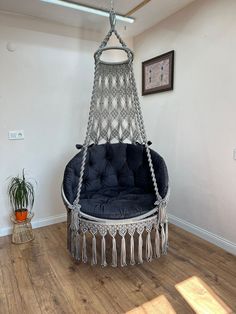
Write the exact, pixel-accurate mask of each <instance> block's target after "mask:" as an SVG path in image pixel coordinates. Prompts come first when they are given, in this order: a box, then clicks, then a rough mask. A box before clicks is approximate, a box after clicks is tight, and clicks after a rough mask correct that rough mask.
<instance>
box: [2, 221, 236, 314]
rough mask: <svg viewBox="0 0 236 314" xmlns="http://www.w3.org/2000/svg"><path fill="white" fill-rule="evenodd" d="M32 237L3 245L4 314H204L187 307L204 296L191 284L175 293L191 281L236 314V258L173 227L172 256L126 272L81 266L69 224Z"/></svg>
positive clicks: (3, 241)
mask: <svg viewBox="0 0 236 314" xmlns="http://www.w3.org/2000/svg"><path fill="white" fill-rule="evenodd" d="M34 233H35V240H34V241H33V242H31V243H28V244H22V245H14V244H11V238H10V237H3V238H0V313H1V314H8V313H10V314H14V313H17V314H22V313H30V314H37V313H43V314H44V313H50V314H51V313H56V314H58V313H59V314H60V313H65V314H70V313H86V314H87V313H93V314H95V313H109V314H113V313H128V312H130V313H164V314H167V313H181V314H185V313H190V314H191V313H203V312H201V311H200V310H199V312H196V310H195V311H194V310H193V309H192V308H191V307H190V305H189V304H194V305H195V306H196V304H197V303H196V300H198V299H197V297H198V298H199V295H198V296H197V297H195V294H199V293H200V294H202V295H203V294H204V291H205V290H203V291H202V290H201V289H199V288H198V287H196V288H194V285H192V283H191V285H188V289H185V286H184V285H183V287H182V290H181V293H180V292H178V290H177V288H178V287H179V285H181V283H182V282H183V281H185V280H187V279H189V278H191V277H194V278H195V277H196V278H199V279H200V282H201V283H203V284H204V287H206V290H207V291H212V297H214V296H215V299H216V302H217V300H219V302H220V303H219V304H221V305H222V304H223V305H224V304H225V312H224V311H223V312H222V313H236V257H235V256H233V255H231V254H229V253H227V252H225V251H223V250H222V249H219V248H217V247H216V246H214V245H212V244H210V243H208V242H206V241H204V240H201V239H199V238H197V237H195V236H193V235H192V234H190V233H188V232H186V231H184V230H182V229H179V228H177V227H175V226H173V225H170V232H169V233H170V248H169V253H168V255H167V256H162V257H161V258H160V259H159V260H154V261H153V262H152V263H147V262H145V263H144V264H142V265H136V266H128V267H125V268H121V267H118V268H112V267H106V268H101V267H100V266H95V267H94V266H93V267H92V266H90V265H89V264H78V263H75V262H74V261H73V260H72V258H71V257H70V255H69V253H68V252H67V250H66V224H65V223H61V224H57V225H53V226H49V227H44V228H40V229H35V230H34ZM180 287H181V286H180ZM189 287H191V289H192V290H193V291H190V293H189V294H188V296H186V298H185V296H184V295H183V293H182V291H185V290H186V291H188V290H189ZM208 288H209V289H208ZM179 290H180V289H179ZM202 295H201V297H202ZM191 297H192V298H193V300H190V301H189V298H191ZM194 298H195V299H194ZM203 299H204V298H203ZM203 299H202V298H201V300H203ZM186 300H188V301H189V304H188V303H187V301H186ZM207 300H208V299H207ZM219 304H218V306H219ZM197 305H198V304H197ZM210 313H211V312H210ZM216 314H217V313H216Z"/></svg>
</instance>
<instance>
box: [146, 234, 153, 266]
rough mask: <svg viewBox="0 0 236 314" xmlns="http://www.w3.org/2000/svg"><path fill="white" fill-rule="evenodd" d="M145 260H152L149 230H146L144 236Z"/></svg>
mask: <svg viewBox="0 0 236 314" xmlns="http://www.w3.org/2000/svg"><path fill="white" fill-rule="evenodd" d="M146 260H147V261H148V262H151V261H152V242H151V232H150V231H148V233H147V237H146Z"/></svg>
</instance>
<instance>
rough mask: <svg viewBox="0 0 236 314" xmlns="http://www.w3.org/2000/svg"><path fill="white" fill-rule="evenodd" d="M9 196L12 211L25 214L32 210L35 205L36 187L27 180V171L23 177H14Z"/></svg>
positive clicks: (11, 180)
mask: <svg viewBox="0 0 236 314" xmlns="http://www.w3.org/2000/svg"><path fill="white" fill-rule="evenodd" d="M8 195H9V199H10V203H11V206H12V209H13V210H14V211H15V212H24V211H28V209H29V208H30V209H32V207H33V205H34V186H33V184H32V183H31V182H29V181H27V180H26V178H25V171H24V169H23V170H22V176H21V177H20V176H19V175H18V176H17V177H12V178H11V179H10V183H9V186H8Z"/></svg>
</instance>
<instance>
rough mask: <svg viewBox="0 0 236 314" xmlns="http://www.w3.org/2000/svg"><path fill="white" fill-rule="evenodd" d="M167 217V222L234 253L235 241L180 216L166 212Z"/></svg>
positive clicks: (235, 253)
mask: <svg viewBox="0 0 236 314" xmlns="http://www.w3.org/2000/svg"><path fill="white" fill-rule="evenodd" d="M168 217H169V222H170V223H173V224H174V225H176V226H178V227H180V228H182V229H184V230H186V231H189V232H191V233H193V234H195V235H196V236H198V237H200V238H202V239H204V240H206V241H209V242H211V243H213V244H215V245H217V246H219V247H221V248H222V249H224V250H226V251H227V252H230V253H232V254H234V255H236V243H233V242H231V241H229V240H227V239H225V238H222V237H220V236H218V235H216V234H214V233H212V232H209V231H207V230H205V229H202V228H200V227H198V226H196V225H194V224H191V223H190V222H188V221H186V220H183V219H181V218H178V217H176V216H174V215H171V214H168Z"/></svg>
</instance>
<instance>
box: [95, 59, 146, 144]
mask: <svg viewBox="0 0 236 314" xmlns="http://www.w3.org/2000/svg"><path fill="white" fill-rule="evenodd" d="M97 81H98V83H97V84H96V87H95V90H94V93H95V100H94V111H93V118H92V122H91V129H90V134H89V137H90V141H91V142H93V143H96V144H97V143H99V142H102V141H105V142H112V141H119V142H123V141H125V140H129V141H131V142H141V141H142V139H141V135H140V132H139V128H138V122H137V115H136V110H135V107H134V106H133V93H132V86H131V84H130V70H129V66H127V64H117V65H114V64H104V63H99V64H98V77H97Z"/></svg>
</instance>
